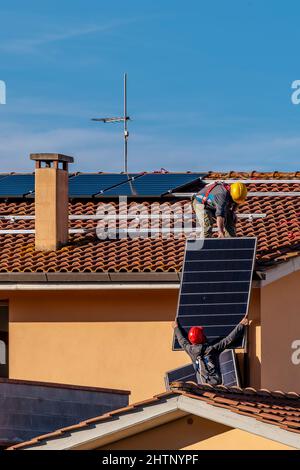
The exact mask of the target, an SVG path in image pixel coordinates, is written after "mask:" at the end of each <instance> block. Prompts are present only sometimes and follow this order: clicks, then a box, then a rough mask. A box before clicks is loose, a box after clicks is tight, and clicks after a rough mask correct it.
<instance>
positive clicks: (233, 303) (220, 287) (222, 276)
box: [173, 238, 256, 351]
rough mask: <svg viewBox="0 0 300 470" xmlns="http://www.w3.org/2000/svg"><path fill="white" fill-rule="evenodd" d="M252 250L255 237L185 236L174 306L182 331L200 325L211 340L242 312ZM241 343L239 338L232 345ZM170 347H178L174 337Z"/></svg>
mask: <svg viewBox="0 0 300 470" xmlns="http://www.w3.org/2000/svg"><path fill="white" fill-rule="evenodd" d="M201 241H202V243H201ZM255 250H256V238H222V239H220V238H216V239H212V238H207V239H204V240H199V239H198V240H187V243H186V252H185V260H184V265H183V271H182V278H181V287H180V294H179V303H178V309H177V320H178V323H179V325H180V326H181V328H182V329H183V330H184V331H185V333H186V335H187V333H188V330H189V328H190V327H191V326H200V325H201V326H203V327H204V328H205V333H206V336H207V339H208V340H209V342H212V341H213V342H215V341H217V339H218V338H222V337H225V336H227V335H228V334H229V333H230V332H231V331H232V330H233V328H234V327H235V326H236V325H237V324H238V323H239V322H240V320H241V319H242V318H243V317H244V315H246V313H247V311H248V304H249V297H250V288H251V281H252V273H253V264H254V259H255ZM241 346H242V341H240V342H239V343H236V344H234V345H232V347H241ZM173 350H175V351H176V350H181V347H180V345H179V344H178V341H177V339H176V338H175V337H174V339H173Z"/></svg>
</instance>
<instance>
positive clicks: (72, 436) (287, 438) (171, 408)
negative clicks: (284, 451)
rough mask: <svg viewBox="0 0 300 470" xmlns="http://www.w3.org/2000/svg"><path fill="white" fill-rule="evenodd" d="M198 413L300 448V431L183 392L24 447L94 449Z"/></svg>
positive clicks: (203, 416)
mask: <svg viewBox="0 0 300 470" xmlns="http://www.w3.org/2000/svg"><path fill="white" fill-rule="evenodd" d="M190 414H192V415H195V416H199V417H201V418H204V419H208V420H210V421H214V422H217V423H220V424H222V425H225V426H229V427H231V428H235V429H240V430H242V431H246V432H249V433H251V434H255V435H257V436H260V437H263V438H266V439H270V440H272V441H276V442H279V443H281V444H285V445H287V446H290V447H293V448H296V449H300V440H299V434H297V433H293V432H291V431H286V430H284V429H280V428H279V427H278V426H276V425H273V424H268V423H264V422H261V421H258V420H257V419H255V418H254V417H253V418H252V417H248V416H244V415H242V414H238V413H235V412H234V411H231V410H228V409H224V408H221V407H216V406H213V405H210V404H208V403H205V402H203V401H200V400H198V399H197V398H192V397H191V396H187V395H182V394H174V393H173V394H172V395H170V396H169V397H167V398H165V397H164V398H160V399H158V400H157V401H155V402H154V403H152V404H148V405H145V406H143V405H142V404H141V405H140V406H137V407H136V409H135V410H134V411H132V410H130V411H128V413H124V414H119V415H118V414H116V415H114V417H113V419H111V418H110V419H108V420H107V421H105V420H104V421H101V420H99V419H98V422H97V419H95V421H94V422H92V423H90V424H89V425H87V426H85V427H84V428H81V429H80V427H79V428H78V429H74V428H73V429H70V431H69V432H68V433H66V432H63V433H62V434H61V435H59V432H58V433H57V436H53V437H51V438H48V439H47V437H46V436H45V437H44V438H41V441H40V442H38V443H34V444H32V445H30V443H28V446H26V447H23V449H24V450H92V449H97V448H99V447H102V446H105V445H108V444H111V443H112V442H116V441H118V440H120V439H124V438H126V437H130V436H133V435H135V434H138V433H140V432H143V431H147V430H149V429H153V428H155V427H157V426H160V425H162V424H166V423H169V422H171V421H174V420H177V419H179V418H181V417H184V416H187V415H190Z"/></svg>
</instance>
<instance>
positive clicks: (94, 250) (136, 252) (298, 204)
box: [0, 172, 300, 273]
mask: <svg viewBox="0 0 300 470" xmlns="http://www.w3.org/2000/svg"><path fill="white" fill-rule="evenodd" d="M208 177H210V178H221V179H225V178H228V177H230V178H246V179H249V178H253V179H254V181H255V179H276V180H278V182H275V183H270V184H262V183H255V182H253V183H250V184H248V190H249V191H251V192H265V191H272V192H278V191H283V192H294V191H297V192H300V184H299V183H292V181H293V179H296V178H298V179H300V173H299V172H296V173H277V172H274V173H258V172H253V173H240V172H230V173H216V172H210V173H209V175H208ZM282 179H287V180H289V179H290V180H291V183H285V182H284V183H280V180H282ZM187 202H189V201H188V200H178V199H177V200H176V199H170V198H166V199H164V200H163V199H161V200H160V201H157V202H156V203H155V204H156V205H157V206H156V209H155V211H156V212H157V213H158V212H159V211H160V210H164V209H170V210H172V211H175V212H180V211H181V208H182V206H183V205H184V204H186V203H187ZM107 203H110V204H111V205H112V207H115V208H116V209H117V204H116V202H115V201H114V200H111V201H108V200H105V201H104V200H103V199H102V200H101V199H99V200H97V201H96V200H73V201H71V202H70V205H69V212H70V214H72V215H89V214H90V215H95V214H96V212H97V210H99V209H100V210H101V208H103V205H104V204H107ZM139 204H140V207H141V208H142V209H143V210H144V211H146V212H147V211H150V204H151V202H150V201H147V200H146V201H145V200H144V201H142V202H139ZM136 206H137V202H136V201H132V200H131V202H130V206H129V212H130V211H134V210H135V209H136ZM240 212H241V213H244V214H249V213H255V214H266V217H265V218H257V219H253V220H248V219H240V220H239V221H238V225H237V234H238V236H257V237H258V251H257V266H258V267H259V268H265V267H267V266H269V265H272V264H274V263H279V262H283V261H286V260H288V259H290V258H291V257H295V256H299V255H300V197H298V196H297V197H292V196H278V197H269V196H264V197H257V196H254V197H249V198H248V200H247V203H246V204H245V205H243V206H242V207H241V208H240ZM11 214H15V215H34V202H32V201H30V200H22V201H21V202H10V201H7V202H1V203H0V215H1V216H2V215H11ZM96 225H97V221H95V220H92V219H91V220H72V221H71V222H70V228H75V229H82V228H84V229H91V233H76V234H72V235H71V236H70V242H69V244H68V245H67V246H65V247H63V248H61V249H59V250H57V251H56V252H54V251H52V252H49V253H42V252H36V251H35V250H34V235H33V234H22V233H21V234H19V233H18V234H0V273H6V272H25V273H26V272H96V273H98V272H179V271H180V270H181V267H182V261H183V253H184V246H185V239H184V238H175V237H171V238H169V239H162V238H156V239H153V238H135V239H129V238H128V239H114V240H113V239H112V240H99V239H98V238H97V236H96V234H95V230H94V229H95V227H96ZM0 229H1V230H4V229H5V230H6V229H17V230H30V229H34V220H28V219H27V220H15V221H14V222H11V221H9V220H3V219H1V220H0Z"/></svg>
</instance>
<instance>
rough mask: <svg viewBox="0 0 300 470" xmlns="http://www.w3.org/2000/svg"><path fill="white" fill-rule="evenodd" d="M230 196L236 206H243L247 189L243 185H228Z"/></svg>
mask: <svg viewBox="0 0 300 470" xmlns="http://www.w3.org/2000/svg"><path fill="white" fill-rule="evenodd" d="M230 196H231V197H232V199H233V200H234V202H235V203H236V204H243V203H244V202H245V200H246V197H247V188H246V185H245V184H244V183H240V182H239V183H233V184H231V185H230Z"/></svg>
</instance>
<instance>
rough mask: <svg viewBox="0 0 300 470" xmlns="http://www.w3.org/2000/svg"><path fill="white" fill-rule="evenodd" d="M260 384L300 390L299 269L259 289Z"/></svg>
mask: <svg viewBox="0 0 300 470" xmlns="http://www.w3.org/2000/svg"><path fill="white" fill-rule="evenodd" d="M261 326H262V334H261V344H262V347H261V354H262V369H261V385H262V387H264V388H268V389H270V390H283V391H294V392H300V272H299V271H298V272H295V273H293V274H290V275H288V276H285V277H283V278H281V279H279V280H278V281H275V282H273V283H271V284H269V285H267V286H265V287H264V288H263V289H262V291H261Z"/></svg>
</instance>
